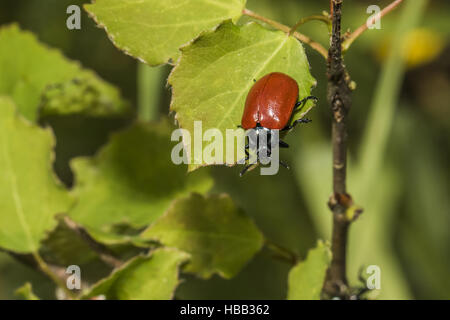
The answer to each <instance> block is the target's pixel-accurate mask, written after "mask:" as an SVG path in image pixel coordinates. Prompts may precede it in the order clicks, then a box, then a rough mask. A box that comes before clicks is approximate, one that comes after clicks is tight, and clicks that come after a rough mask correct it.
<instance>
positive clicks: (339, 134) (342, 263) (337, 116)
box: [323, 0, 353, 299]
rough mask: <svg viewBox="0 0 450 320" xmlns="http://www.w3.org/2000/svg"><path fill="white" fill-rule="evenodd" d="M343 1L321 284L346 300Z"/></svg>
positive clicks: (347, 98) (331, 67)
mask: <svg viewBox="0 0 450 320" xmlns="http://www.w3.org/2000/svg"><path fill="white" fill-rule="evenodd" d="M342 2H343V0H331V5H332V7H331V9H332V10H331V12H332V13H333V14H332V35H331V45H330V49H329V51H328V65H327V78H328V93H327V98H328V102H329V103H330V106H331V110H332V116H333V121H332V144H333V195H332V196H331V198H330V200H329V203H328V204H329V207H330V209H331V210H332V212H333V234H332V243H331V251H332V261H331V265H330V267H329V269H328V271H327V276H326V279H325V283H324V288H323V289H324V296H325V297H327V298H331V297H339V298H341V299H347V298H348V297H349V293H348V291H349V290H348V283H347V277H346V248H347V238H348V228H349V225H350V223H351V221H352V219H353V217H349V216H348V215H347V214H346V213H347V209H349V208H350V207H352V206H353V202H352V200H351V197H350V196H349V195H348V194H347V190H346V178H347V176H346V171H347V124H346V123H347V115H348V112H349V110H350V106H351V102H352V98H351V88H350V77H349V75H348V73H347V70H346V68H345V65H344V61H343V57H342V38H341V13H342Z"/></svg>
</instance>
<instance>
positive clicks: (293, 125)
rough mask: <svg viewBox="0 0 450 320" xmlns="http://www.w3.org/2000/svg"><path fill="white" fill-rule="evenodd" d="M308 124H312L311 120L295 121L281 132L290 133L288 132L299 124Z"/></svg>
mask: <svg viewBox="0 0 450 320" xmlns="http://www.w3.org/2000/svg"><path fill="white" fill-rule="evenodd" d="M308 122H311V120H310V119H298V120H295V121H294V123H293V124H291V125H289V126H286V127H284V128H283V129H281V130H280V131H288V130H291V129H292V128H294V127H295V126H296V125H297V124H298V123H308Z"/></svg>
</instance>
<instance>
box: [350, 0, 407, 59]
mask: <svg viewBox="0 0 450 320" xmlns="http://www.w3.org/2000/svg"><path fill="white" fill-rule="evenodd" d="M402 1H403V0H395V1H394V2H392V3H391V4H390V5H388V6H387V7H385V8H384V9H383V10H381V12H380V13H379V14H378V15H377V16H374V17H372V19H371V20H370V21H366V22H365V23H363V24H362V25H361V26H360V27H359V28H358V29H356V30H355V31H353V32H352V33H351V34H350V35H349V36H348V37H347V39H345V41H344V42H343V43H342V50H343V51H344V52H345V51H347V50H348V48H350V46H351V45H352V43H353V42H354V41H355V40H356V39H357V38H358V37H359V36H360V35H361V34H362V33H363V32H364V31H366V30H367V29H368V27H369V25H372V24H374V23H375V22H376V20H377V19H381V18H383V17H384V16H385V15H387V14H388V13H389V12H391V11H392V10H394V9H395V8H397V6H398V5H399V4H400V3H402Z"/></svg>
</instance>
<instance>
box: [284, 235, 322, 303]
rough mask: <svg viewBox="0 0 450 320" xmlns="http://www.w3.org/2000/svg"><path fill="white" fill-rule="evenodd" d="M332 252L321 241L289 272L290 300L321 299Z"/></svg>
mask: <svg viewBox="0 0 450 320" xmlns="http://www.w3.org/2000/svg"><path fill="white" fill-rule="evenodd" d="M330 262H331V252H330V249H329V247H328V245H326V244H324V243H323V242H321V241H319V243H318V244H317V247H316V248H314V249H311V250H310V251H309V252H308V256H307V257H306V259H305V260H304V261H302V262H299V263H298V264H297V265H296V266H295V267H294V268H292V269H291V271H290V272H289V280H288V287H289V288H288V299H289V300H319V299H320V293H321V291H322V286H323V282H324V281H325V275H326V272H327V269H328V266H329V264H330Z"/></svg>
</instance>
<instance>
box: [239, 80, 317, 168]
mask: <svg viewBox="0 0 450 320" xmlns="http://www.w3.org/2000/svg"><path fill="white" fill-rule="evenodd" d="M298 95H299V89H298V84H297V82H296V81H295V80H294V79H292V78H291V77H289V76H288V75H286V74H284V73H280V72H274V73H270V74H268V75H265V76H264V77H262V78H261V79H259V80H258V81H256V82H255V84H254V85H253V87H252V88H251V89H250V92H249V93H248V95H247V100H246V101H245V109H244V114H243V115H242V121H241V127H242V128H243V129H245V130H247V129H255V130H256V137H257V142H256V146H257V152H256V155H257V159H259V154H260V153H261V151H262V149H266V150H267V151H268V153H269V154H268V156H270V153H271V145H270V141H271V140H270V137H271V133H272V130H280V131H287V130H290V129H292V128H293V127H295V125H297V123H301V122H304V123H307V122H310V121H311V120H309V119H298V120H296V121H294V123H293V124H292V125H289V123H290V120H291V117H292V114H293V113H294V112H295V111H296V110H298V108H299V107H301V106H303V105H304V104H305V103H306V101H308V100H310V99H313V100H315V101H317V98H316V97H314V96H308V97H306V98H304V99H302V100H300V101H298ZM262 132H264V133H265V134H267V139H266V141H267V143H266V145H262V144H261V143H258V141H259V138H258V137H259V135H260V134H261V133H262ZM280 147H282V148H288V147H289V145H288V144H287V143H286V142H284V141H282V140H280ZM248 148H249V144H247V145H246V146H245V154H246V158H245V160H249V154H248ZM280 164H281V165H282V166H284V167H286V168H289V167H288V165H287V164H285V163H284V162H283V161H280ZM252 165H253V164H247V165H246V166H245V168H244V169H243V170H242V171H241V174H240V175H241V176H242V175H244V173H245V172H246V171H247V170H248V169H249V168H250V167H251V166H252Z"/></svg>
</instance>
